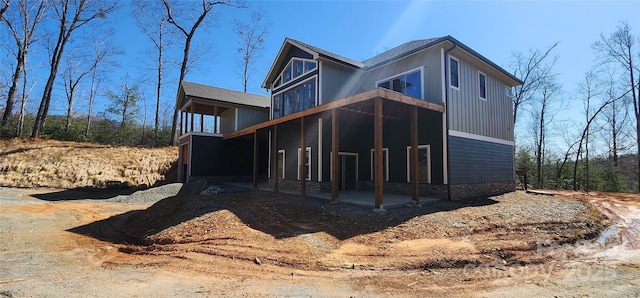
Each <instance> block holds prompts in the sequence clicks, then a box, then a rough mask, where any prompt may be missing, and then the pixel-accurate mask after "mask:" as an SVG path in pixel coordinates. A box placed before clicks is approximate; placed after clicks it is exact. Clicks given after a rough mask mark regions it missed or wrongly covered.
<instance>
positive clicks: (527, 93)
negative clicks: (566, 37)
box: [511, 42, 560, 124]
mask: <svg viewBox="0 0 640 298" xmlns="http://www.w3.org/2000/svg"><path fill="white" fill-rule="evenodd" d="M559 43H560V42H556V43H554V44H552V45H551V46H550V47H548V48H547V49H546V50H544V51H541V50H540V49H531V50H529V54H528V55H524V54H523V53H519V52H514V53H513V61H512V63H511V64H512V67H513V69H514V70H513V74H514V75H515V76H516V77H518V78H520V79H521V80H522V82H523V84H522V85H521V86H517V87H515V88H514V92H513V98H512V101H513V123H514V124H516V120H517V116H518V111H519V110H520V109H521V108H522V106H523V105H525V104H527V103H529V102H530V101H531V100H532V98H533V97H534V96H535V94H536V93H537V91H538V90H539V89H540V87H541V86H542V84H543V83H544V81H545V80H547V79H548V77H549V76H552V75H553V74H552V73H551V69H552V68H553V66H554V65H555V63H556V60H557V58H556V57H550V55H551V52H552V51H553V49H555V48H556V46H557V45H558V44H559Z"/></svg>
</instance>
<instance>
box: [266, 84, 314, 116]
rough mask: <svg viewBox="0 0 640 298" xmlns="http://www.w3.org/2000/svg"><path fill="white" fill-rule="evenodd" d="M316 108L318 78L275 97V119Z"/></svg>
mask: <svg viewBox="0 0 640 298" xmlns="http://www.w3.org/2000/svg"><path fill="white" fill-rule="evenodd" d="M315 106H316V77H315V76H313V77H311V79H309V80H306V81H304V82H302V83H301V84H299V85H295V86H293V87H289V88H288V89H285V90H284V91H282V92H280V93H278V94H274V95H273V119H275V118H278V117H282V116H285V115H289V114H291V113H295V112H299V111H302V110H304V109H308V108H311V107H315Z"/></svg>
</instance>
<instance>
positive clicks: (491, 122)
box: [447, 52, 513, 141]
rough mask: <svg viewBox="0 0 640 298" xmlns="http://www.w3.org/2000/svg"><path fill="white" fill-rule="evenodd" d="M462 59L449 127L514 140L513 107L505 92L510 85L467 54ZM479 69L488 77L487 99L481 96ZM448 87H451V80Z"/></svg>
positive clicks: (451, 95)
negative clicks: (470, 60) (473, 60)
mask: <svg viewBox="0 0 640 298" xmlns="http://www.w3.org/2000/svg"><path fill="white" fill-rule="evenodd" d="M452 56H454V57H455V58H457V59H458V60H459V64H458V65H459V66H458V69H459V74H460V79H459V83H460V88H459V90H456V89H454V88H451V87H448V88H449V103H448V104H449V106H448V108H447V110H448V112H449V129H452V130H456V131H461V132H466V133H470V134H476V135H481V136H487V137H492V138H496V139H501V140H508V141H513V108H512V102H511V98H510V97H508V96H507V95H506V94H505V87H506V86H507V84H506V83H505V82H503V81H500V80H499V79H497V77H496V76H495V75H494V74H492V71H491V70H490V69H488V68H486V67H480V66H478V65H476V64H473V63H471V62H469V60H468V59H466V58H465V57H466V56H464V55H463V54H461V53H459V54H458V55H456V54H455V52H454V54H452ZM478 71H482V72H483V73H484V74H485V76H486V83H487V99H486V100H482V99H480V88H479V83H478ZM447 86H449V84H448V82H447Z"/></svg>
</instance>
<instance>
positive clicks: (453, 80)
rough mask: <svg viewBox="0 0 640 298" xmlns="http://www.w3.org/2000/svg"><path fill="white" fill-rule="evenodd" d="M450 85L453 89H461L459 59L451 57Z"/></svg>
mask: <svg viewBox="0 0 640 298" xmlns="http://www.w3.org/2000/svg"><path fill="white" fill-rule="evenodd" d="M449 85H451V87H453V88H456V89H458V88H460V74H459V68H458V59H456V58H453V57H449Z"/></svg>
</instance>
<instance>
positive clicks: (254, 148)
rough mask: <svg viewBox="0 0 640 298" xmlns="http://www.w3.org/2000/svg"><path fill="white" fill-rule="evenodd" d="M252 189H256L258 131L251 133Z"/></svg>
mask: <svg viewBox="0 0 640 298" xmlns="http://www.w3.org/2000/svg"><path fill="white" fill-rule="evenodd" d="M253 190H254V191H255V190H258V131H255V132H254V133H253Z"/></svg>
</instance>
